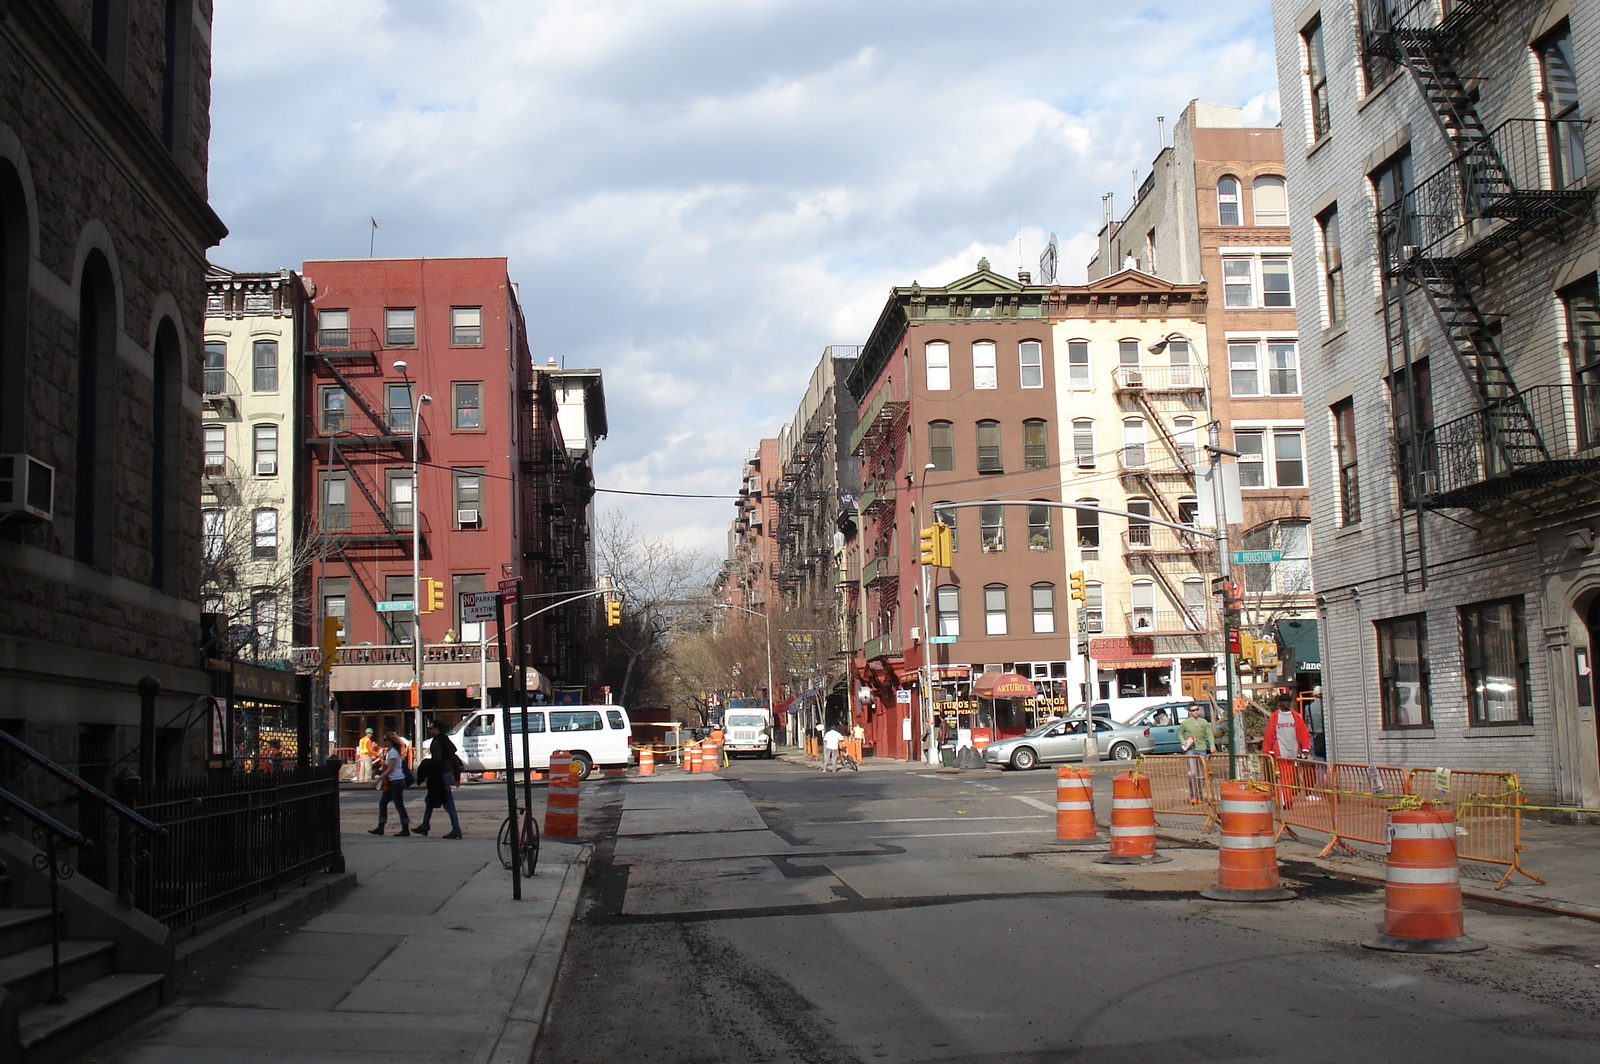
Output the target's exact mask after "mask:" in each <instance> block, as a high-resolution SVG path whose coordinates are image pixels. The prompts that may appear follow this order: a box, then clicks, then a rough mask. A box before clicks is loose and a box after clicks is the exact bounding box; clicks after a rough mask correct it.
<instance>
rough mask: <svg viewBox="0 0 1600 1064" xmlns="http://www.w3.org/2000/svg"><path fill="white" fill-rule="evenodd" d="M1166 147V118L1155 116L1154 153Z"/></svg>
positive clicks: (1164, 116)
mask: <svg viewBox="0 0 1600 1064" xmlns="http://www.w3.org/2000/svg"><path fill="white" fill-rule="evenodd" d="M1166 146H1167V116H1166V115H1156V151H1157V152H1158V153H1159V152H1160V151H1162V150H1163V149H1165V148H1166Z"/></svg>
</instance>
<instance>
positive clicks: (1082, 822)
mask: <svg viewBox="0 0 1600 1064" xmlns="http://www.w3.org/2000/svg"><path fill="white" fill-rule="evenodd" d="M1093 781H1094V773H1092V772H1089V771H1087V770H1085V769H1081V768H1073V767H1072V766H1070V765H1062V766H1060V767H1059V768H1057V769H1056V838H1058V839H1060V840H1062V841H1063V842H1095V841H1096V840H1097V836H1096V832H1095V823H1094V790H1093V788H1092V784H1093Z"/></svg>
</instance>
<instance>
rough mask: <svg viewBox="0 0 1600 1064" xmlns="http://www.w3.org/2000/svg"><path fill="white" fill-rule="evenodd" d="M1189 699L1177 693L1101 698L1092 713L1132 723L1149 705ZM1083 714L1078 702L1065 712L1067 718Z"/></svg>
mask: <svg viewBox="0 0 1600 1064" xmlns="http://www.w3.org/2000/svg"><path fill="white" fill-rule="evenodd" d="M1189 701H1190V700H1189V699H1187V698H1184V697H1183V696H1181V695H1179V696H1176V697H1174V696H1173V695H1162V696H1160V697H1155V696H1151V695H1139V696H1137V697H1134V696H1131V695H1130V696H1129V697H1127V698H1102V699H1100V700H1099V701H1097V702H1095V704H1094V715H1095V716H1097V717H1110V718H1111V719H1112V720H1114V721H1116V722H1117V723H1119V724H1132V723H1133V718H1134V717H1136V716H1138V715H1139V713H1140V712H1142V711H1143V710H1146V709H1149V708H1150V707H1151V706H1157V705H1170V704H1171V703H1173V702H1185V703H1187V702H1189ZM1082 716H1083V703H1082V702H1079V703H1078V704H1077V705H1075V706H1073V707H1072V712H1071V713H1068V714H1067V719H1068V720H1072V719H1074V718H1078V717H1082Z"/></svg>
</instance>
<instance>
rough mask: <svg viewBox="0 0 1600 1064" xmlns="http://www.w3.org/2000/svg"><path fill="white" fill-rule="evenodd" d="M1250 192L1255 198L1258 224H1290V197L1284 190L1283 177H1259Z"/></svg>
mask: <svg viewBox="0 0 1600 1064" xmlns="http://www.w3.org/2000/svg"><path fill="white" fill-rule="evenodd" d="M1250 192H1251V198H1252V199H1254V200H1255V215H1256V224H1257V225H1288V224H1289V198H1288V194H1287V193H1286V192H1285V191H1284V184H1283V178H1281V177H1258V178H1256V180H1255V184H1254V186H1253V187H1252V188H1251V190H1250Z"/></svg>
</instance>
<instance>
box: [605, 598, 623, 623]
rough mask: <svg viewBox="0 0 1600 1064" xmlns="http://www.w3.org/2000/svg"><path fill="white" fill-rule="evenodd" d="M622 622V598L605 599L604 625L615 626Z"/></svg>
mask: <svg viewBox="0 0 1600 1064" xmlns="http://www.w3.org/2000/svg"><path fill="white" fill-rule="evenodd" d="M621 623H622V600H621V599H606V627H608V628H615V627H617V626H618V625H620V624H621Z"/></svg>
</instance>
